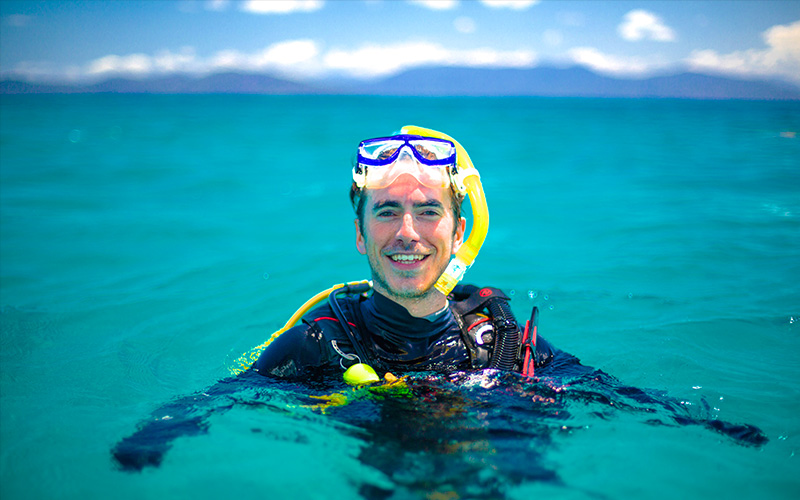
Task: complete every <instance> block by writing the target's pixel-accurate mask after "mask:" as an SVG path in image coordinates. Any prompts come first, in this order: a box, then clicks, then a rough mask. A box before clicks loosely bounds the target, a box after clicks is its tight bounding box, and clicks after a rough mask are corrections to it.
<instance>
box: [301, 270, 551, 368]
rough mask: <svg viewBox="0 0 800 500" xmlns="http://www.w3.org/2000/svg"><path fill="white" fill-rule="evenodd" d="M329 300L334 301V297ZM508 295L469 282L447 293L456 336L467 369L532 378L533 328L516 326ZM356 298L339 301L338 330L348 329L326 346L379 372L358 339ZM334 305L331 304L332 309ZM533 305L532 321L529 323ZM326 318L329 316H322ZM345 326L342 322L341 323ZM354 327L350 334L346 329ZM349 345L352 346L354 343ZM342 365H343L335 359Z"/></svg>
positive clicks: (370, 349) (361, 326) (377, 359)
mask: <svg viewBox="0 0 800 500" xmlns="http://www.w3.org/2000/svg"><path fill="white" fill-rule="evenodd" d="M334 300H335V299H334ZM508 301H509V298H508V297H507V296H506V295H505V294H504V293H503V292H502V291H500V290H499V289H496V288H490V287H484V288H478V287H476V286H473V285H458V286H456V287H455V288H454V290H453V291H452V293H451V294H450V295H449V296H448V304H449V308H450V311H451V313H452V315H453V318H454V319H455V321H456V323H457V324H458V327H459V329H460V333H461V340H462V342H463V345H464V346H465V347H466V351H467V353H468V357H469V364H470V367H471V368H472V369H483V368H493V369H498V370H513V371H521V372H523V373H524V374H525V375H529V376H532V375H533V368H534V364H535V349H536V327H535V324H534V325H531V324H530V323H531V322H528V324H527V325H526V326H525V328H524V329H523V328H521V327H520V325H519V323H517V321H516V319H515V317H514V314H513V313H512V311H511V308H510V306H509V304H508ZM359 302H360V301H358V300H348V301H343V304H340V305H344V307H343V308H340V311H341V312H344V311H346V316H347V317H346V318H338V319H337V322H338V323H339V327H340V328H341V329H343V330H344V329H345V328H349V329H351V333H352V334H349V335H348V337H349V339H348V340H349V341H350V342H348V341H342V339H341V338H340V339H339V340H338V342H337V340H336V339H331V340H330V341H331V342H333V344H332V347H333V348H334V349H335V350H336V351H337V353H339V355H341V356H343V357H344V358H345V359H346V360H348V362H356V361H355V360H356V357H357V358H358V362H364V363H367V364H370V365H371V366H373V367H374V368H375V369H377V370H379V371H388V367H387V366H385V363H384V362H383V361H382V360H381V356H379V355H377V353H376V352H375V349H374V346H373V345H370V343H369V342H363V341H362V340H361V339H363V338H364V334H365V332H369V331H370V328H369V327H368V326H367V322H366V321H365V318H364V315H363V312H362V310H361V307H360V304H359ZM336 308H337V307H334V309H336ZM535 313H536V308H534V315H532V320H533V321H535ZM326 319H332V318H326ZM343 321H344V322H345V323H346V324H345V325H342V322H343ZM308 324H309V326H311V327H312V328H315V329H319V332H318V333H319V334H320V335H324V333H323V329H322V328H321V327H320V325H319V322H318V321H314V322H313V323H308ZM352 330H355V332H352ZM354 344H355V345H354ZM341 364H342V366H343V367H344V366H345V363H341Z"/></svg>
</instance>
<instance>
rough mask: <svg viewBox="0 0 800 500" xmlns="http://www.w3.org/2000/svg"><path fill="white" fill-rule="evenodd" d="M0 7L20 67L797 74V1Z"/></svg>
mask: <svg viewBox="0 0 800 500" xmlns="http://www.w3.org/2000/svg"><path fill="white" fill-rule="evenodd" d="M0 18H1V19H2V29H0V72H2V74H3V76H10V75H14V76H17V77H24V78H26V79H30V80H64V79H68V80H98V79H103V78H108V77H111V76H120V75H121V76H128V77H147V76H158V75H167V74H173V73H189V74H197V75H204V74H208V73H212V72H220V71H232V70H245V71H256V72H262V73H268V74H273V75H280V76H283V77H287V78H292V79H309V78H311V79H313V78H320V77H338V76H347V77H356V78H379V77H384V76H389V75H391V74H395V73H397V72H400V71H402V70H405V69H409V68H413V67H416V66H420V65H459V66H481V67H523V68H525V67H534V66H537V65H554V64H556V65H574V64H578V65H582V66H585V67H588V68H590V69H593V70H595V71H597V72H599V73H603V74H607V75H612V76H624V77H643V76H648V75H651V74H658V73H663V72H673V71H676V70H677V69H681V68H685V69H692V70H695V71H701V72H706V73H723V74H730V75H735V76H743V77H768V78H782V79H787V80H791V81H794V82H795V83H798V84H800V0H796V1H795V0H776V1H769V0H761V1H744V0H736V1H725V0H716V1H689V0H684V1H664V2H660V1H638V2H633V1H630V2H629V1H612V2H599V1H567V0H558V1H548V0H542V1H529V0H518V1H506V0H499V1H498V0H474V1H471V0H470V1H468V0H431V1H421V0H420V1H411V0H409V1H404V0H264V1H235V0H131V1H125V0H122V1H97V0H95V1H57V0H47V1H32V0H27V1H8V0H3V1H0Z"/></svg>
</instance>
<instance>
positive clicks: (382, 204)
mask: <svg viewBox="0 0 800 500" xmlns="http://www.w3.org/2000/svg"><path fill="white" fill-rule="evenodd" d="M442 207H443V205H442V203H441V202H440V201H438V200H428V201H423V202H421V203H414V208H442ZM384 208H403V205H402V204H401V203H400V202H398V201H394V200H384V201H379V202H376V203H375V204H374V205H372V211H373V212H378V211H380V210H383V209H384Z"/></svg>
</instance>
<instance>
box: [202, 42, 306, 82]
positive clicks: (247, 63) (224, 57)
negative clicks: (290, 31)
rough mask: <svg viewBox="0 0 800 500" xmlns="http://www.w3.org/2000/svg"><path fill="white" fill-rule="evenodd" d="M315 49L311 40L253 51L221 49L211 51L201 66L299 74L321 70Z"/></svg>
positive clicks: (216, 69) (213, 68) (214, 69)
mask: <svg viewBox="0 0 800 500" xmlns="http://www.w3.org/2000/svg"><path fill="white" fill-rule="evenodd" d="M318 56H319V48H318V47H317V44H316V42H314V41H313V40H288V41H285V42H278V43H275V44H272V45H270V46H269V47H266V48H265V49H264V50H261V51H258V52H254V53H243V52H239V51H236V50H224V51H220V52H217V53H216V54H214V55H213V56H212V57H211V58H210V59H209V61H208V62H207V63H206V64H205V65H204V66H205V68H206V71H212V72H213V71H219V70H226V71H236V70H243V71H270V70H274V71H277V72H280V73H288V74H294V75H300V76H308V75H313V74H316V73H318V72H320V71H321V68H320V63H319V58H318Z"/></svg>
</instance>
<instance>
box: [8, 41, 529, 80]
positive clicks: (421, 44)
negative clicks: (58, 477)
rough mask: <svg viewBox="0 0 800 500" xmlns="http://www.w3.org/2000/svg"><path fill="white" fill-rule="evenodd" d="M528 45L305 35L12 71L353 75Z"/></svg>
mask: <svg viewBox="0 0 800 500" xmlns="http://www.w3.org/2000/svg"><path fill="white" fill-rule="evenodd" d="M536 61H537V56H536V53H535V52H533V51H530V50H509V51H502V50H495V49H492V48H475V49H459V50H455V49H450V48H447V47H445V46H443V45H441V44H438V43H432V42H425V41H418V42H406V43H394V44H386V45H380V44H365V45H362V46H360V47H355V48H334V49H330V50H328V51H327V52H323V51H322V50H321V48H320V46H319V45H318V43H317V42H315V41H314V40H310V39H301V40H287V41H283V42H278V43H274V44H272V45H269V46H267V47H265V48H264V49H262V50H258V51H255V52H242V51H238V50H232V49H231V50H222V51H218V52H215V53H213V54H210V55H209V56H206V57H201V56H198V55H197V53H196V51H195V49H194V48H192V47H184V48H182V49H181V50H180V51H177V52H173V51H171V50H162V51H159V52H157V53H156V54H154V55H153V54H150V55H148V54H140V53H137V54H129V55H116V54H111V55H107V56H104V57H100V58H98V59H95V60H93V61H90V62H88V63H87V64H85V65H82V66H79V67H72V68H69V70H68V71H67V70H64V69H61V70H57V68H54V67H52V66H51V65H47V64H43V63H39V64H36V63H30V62H25V63H20V64H18V65H17V66H16V67H15V68H14V74H17V75H20V76H21V77H25V78H28V79H30V80H40V81H42V80H46V79H63V78H69V79H71V80H80V79H98V78H108V77H110V76H125V77H136V78H138V77H147V76H156V75H167V74H193V75H198V76H199V75H205V74H210V73H215V72H221V71H245V72H262V73H272V74H279V75H283V76H285V77H289V78H299V79H303V78H310V77H316V76H324V75H346V76H352V77H356V78H376V77H382V76H388V75H391V74H394V73H397V72H400V71H403V70H406V69H409V68H414V67H418V66H425V65H428V66H430V65H439V66H465V67H498V68H525V67H532V66H534V65H535V64H536Z"/></svg>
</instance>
